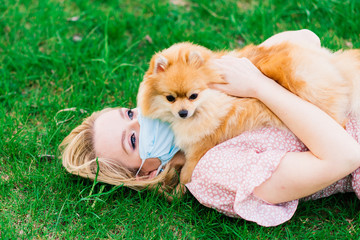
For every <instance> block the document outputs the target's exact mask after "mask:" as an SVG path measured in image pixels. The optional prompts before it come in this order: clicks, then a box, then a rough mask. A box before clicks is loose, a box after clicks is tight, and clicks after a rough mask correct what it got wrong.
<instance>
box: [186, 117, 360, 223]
mask: <svg viewBox="0 0 360 240" xmlns="http://www.w3.org/2000/svg"><path fill="white" fill-rule="evenodd" d="M346 130H347V131H348V132H349V133H350V134H351V135H352V136H353V137H354V138H355V139H356V140H357V141H359V139H360V120H357V119H355V118H350V119H349V121H348V123H347V125H346ZM307 150H308V149H307V148H306V146H305V145H304V144H303V143H302V142H301V141H300V140H299V139H298V138H297V137H296V136H295V135H294V134H293V133H291V132H290V131H289V130H285V129H277V128H274V127H266V128H261V129H258V130H255V131H247V132H244V133H243V134H241V135H240V136H237V137H235V138H232V139H230V140H228V141H226V142H223V143H221V144H219V145H217V146H215V147H214V148H212V149H210V150H209V151H208V152H207V153H206V154H205V155H204V156H203V157H202V158H201V160H200V161H199V163H198V164H197V166H196V168H195V170H194V172H193V175H192V180H191V182H190V183H188V184H187V185H186V187H187V188H188V189H189V191H190V192H191V193H192V194H193V195H194V196H195V198H196V199H197V200H198V201H199V202H200V203H201V204H203V205H205V206H207V207H210V208H214V209H216V210H217V211H219V212H221V213H224V214H226V215H228V216H231V217H241V218H243V219H245V220H248V221H253V222H256V223H258V224H259V225H262V226H277V225H279V224H281V223H284V222H286V221H288V220H289V219H290V218H291V217H292V216H293V215H294V213H295V211H296V208H297V205H298V201H299V200H294V201H290V202H286V203H281V204H276V205H274V204H269V203H267V202H265V201H263V200H262V199H259V198H257V197H255V196H254V195H253V191H254V188H255V187H257V186H259V185H260V184H262V183H263V182H264V181H266V180H267V179H268V178H270V177H271V175H272V173H273V172H274V171H275V169H276V168H277V166H278V165H279V163H280V161H281V159H282V157H283V156H284V155H285V154H286V153H287V152H300V151H307ZM349 191H355V192H356V194H357V196H358V197H359V196H360V194H359V193H360V169H358V170H356V171H355V172H354V173H353V174H352V175H349V176H347V177H345V178H343V179H341V180H339V181H338V182H336V183H334V184H332V185H331V186H329V187H327V188H325V189H323V190H321V191H319V192H317V193H315V194H313V195H311V196H309V197H307V198H305V200H312V199H318V198H322V197H327V196H330V195H332V194H335V193H338V192H349Z"/></svg>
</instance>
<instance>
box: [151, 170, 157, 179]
mask: <svg viewBox="0 0 360 240" xmlns="http://www.w3.org/2000/svg"><path fill="white" fill-rule="evenodd" d="M156 172H157V170H154V171H151V172H150V173H149V179H153V178H154V177H156Z"/></svg>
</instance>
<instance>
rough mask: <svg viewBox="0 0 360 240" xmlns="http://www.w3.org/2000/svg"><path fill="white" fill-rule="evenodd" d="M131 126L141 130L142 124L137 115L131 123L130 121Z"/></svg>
mask: <svg viewBox="0 0 360 240" xmlns="http://www.w3.org/2000/svg"><path fill="white" fill-rule="evenodd" d="M129 126H130V128H132V129H134V130H139V129H140V124H139V121H138V120H137V117H134V118H133V119H132V120H131V121H130V123H129Z"/></svg>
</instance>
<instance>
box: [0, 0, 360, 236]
mask: <svg viewBox="0 0 360 240" xmlns="http://www.w3.org/2000/svg"><path fill="white" fill-rule="evenodd" d="M359 16H360V1H358V0H344V1H340V0H315V1H310V0H305V1H299V2H297V1H280V0H267V1H260V0H259V1H251V0H248V1H235V0H231V1H220V0H219V1H206V0H196V1H185V0H169V1H162V0H161V1H150V0H149V1H140V0H124V1H117V0H103V1H100V0H98V1H96V0H74V1H65V0H0V238H1V239H59V238H60V239H210V238H211V239H254V238H256V239H270V238H271V239H272V238H274V239H284V238H290V239H293V238H298V239H322V238H324V239H358V238H359V237H360V205H359V200H358V199H357V197H356V196H355V194H343V195H336V196H333V197H330V198H326V199H322V200H317V201H312V202H303V203H301V204H300V205H299V208H298V210H297V212H296V214H295V216H294V217H293V218H292V219H291V220H290V221H289V222H287V223H284V224H282V225H280V226H278V227H273V228H265V227H261V226H258V225H257V224H255V223H252V222H247V221H244V220H241V219H234V218H229V217H226V216H224V215H222V214H220V213H218V212H216V211H215V210H212V209H209V208H206V207H204V206H202V205H200V204H199V203H198V202H197V201H196V200H195V199H194V198H193V197H192V196H191V195H186V197H185V198H184V199H183V200H181V201H180V200H177V201H175V202H173V203H168V202H166V201H165V200H164V198H163V197H162V196H159V195H158V194H156V193H155V192H154V191H142V192H135V191H133V190H130V189H127V188H124V187H116V188H114V187H113V186H110V185H107V184H103V183H96V184H94V183H93V182H91V181H89V180H87V179H82V178H80V177H77V176H72V175H70V174H68V173H67V172H66V171H65V169H64V168H63V167H62V166H61V159H60V157H59V151H58V145H59V144H60V142H61V141H62V139H63V138H64V137H65V136H66V135H67V134H68V133H69V132H70V131H71V129H73V128H74V127H75V126H77V125H78V124H79V123H80V122H81V120H82V119H83V118H85V117H86V116H89V114H90V113H92V112H93V111H97V110H100V109H103V108H105V107H115V106H128V107H134V106H135V103H136V93H137V89H138V86H139V83H140V82H141V80H142V77H143V75H144V73H145V71H146V70H147V67H148V62H149V60H150V58H151V56H152V55H153V54H154V53H155V52H156V51H159V50H161V49H164V48H166V47H169V46H170V45H172V44H173V43H176V42H180V41H191V42H194V43H198V44H201V45H204V46H206V47H208V48H210V49H214V50H215V49H217V50H219V49H233V48H241V47H243V46H245V45H246V44H250V43H255V44H258V43H260V42H262V41H263V40H265V39H266V38H268V37H270V36H271V35H273V34H275V33H278V32H281V31H285V30H294V29H301V28H308V29H310V30H312V31H314V32H315V33H316V34H317V35H318V36H319V37H320V38H321V41H322V44H323V45H324V46H326V47H328V48H330V49H332V50H339V49H342V48H343V49H348V48H360V41H359V40H360V17H359Z"/></svg>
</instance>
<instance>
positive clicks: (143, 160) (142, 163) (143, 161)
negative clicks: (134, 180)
mask: <svg viewBox="0 0 360 240" xmlns="http://www.w3.org/2000/svg"><path fill="white" fill-rule="evenodd" d="M141 161H142V162H141V165H140V167H139V170H138V171H137V172H136V174H135V177H137V176H138V174H139V172H140V170H141V168H142V167H143V165H144V163H145V161H146V159H141Z"/></svg>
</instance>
